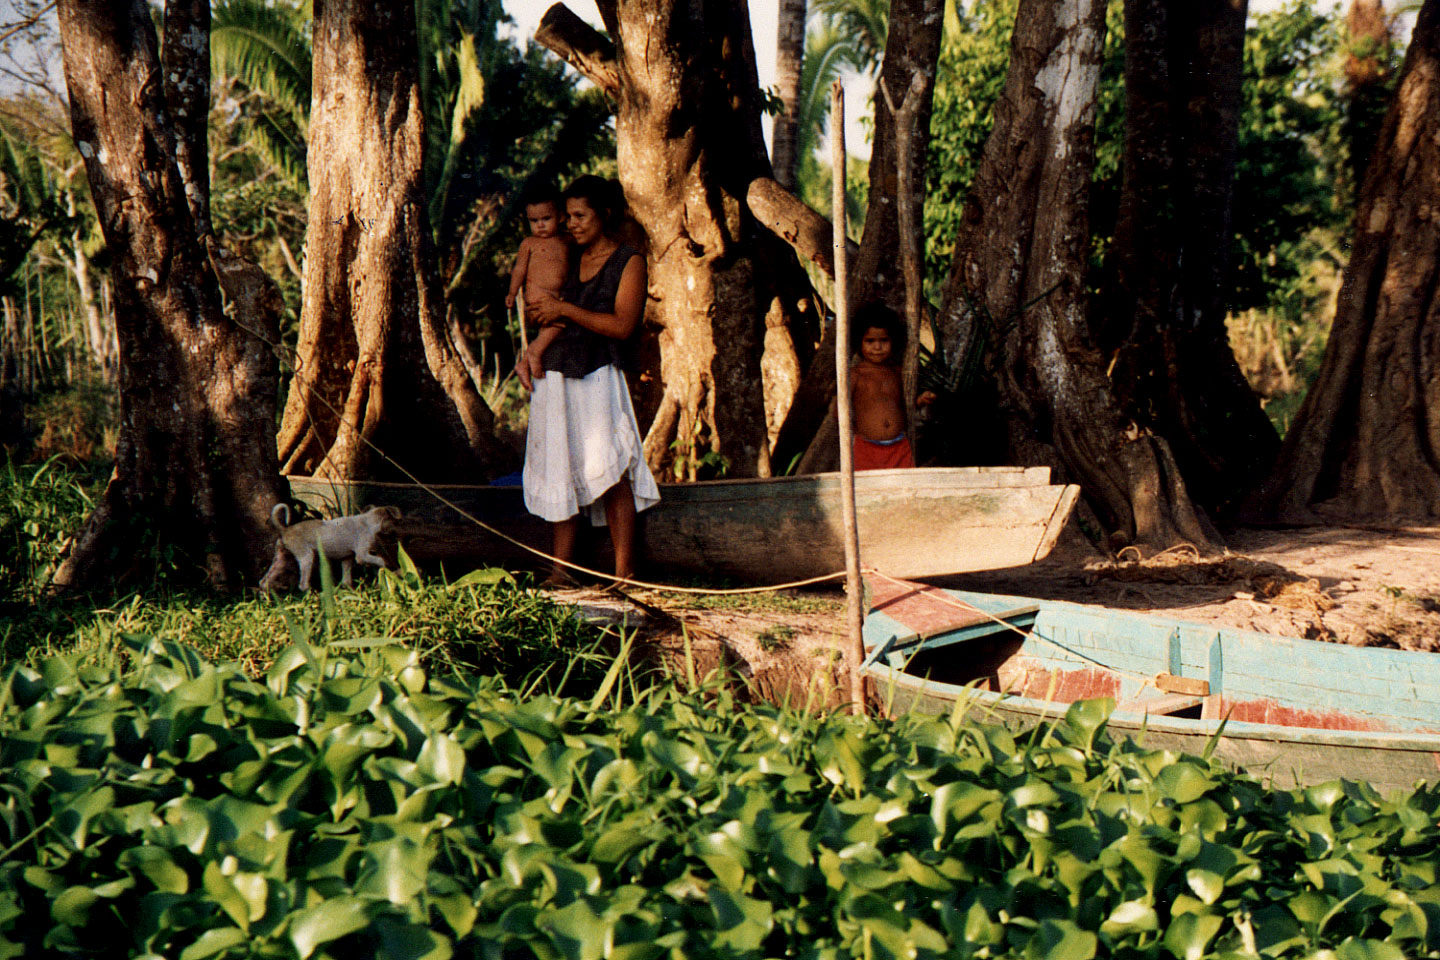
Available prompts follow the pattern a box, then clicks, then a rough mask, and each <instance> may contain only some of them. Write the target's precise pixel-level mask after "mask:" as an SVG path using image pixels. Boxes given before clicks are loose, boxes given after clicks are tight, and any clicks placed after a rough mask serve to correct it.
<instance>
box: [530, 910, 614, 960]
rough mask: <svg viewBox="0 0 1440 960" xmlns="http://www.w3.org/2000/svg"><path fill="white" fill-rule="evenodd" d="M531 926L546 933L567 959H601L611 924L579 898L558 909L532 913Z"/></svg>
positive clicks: (608, 938)
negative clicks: (534, 916) (534, 914)
mask: <svg viewBox="0 0 1440 960" xmlns="http://www.w3.org/2000/svg"><path fill="white" fill-rule="evenodd" d="M535 926H536V927H538V928H539V929H541V930H543V931H545V932H546V933H547V934H549V935H550V940H551V942H552V943H553V944H554V945H555V946H556V947H558V948H559V950H560V952H561V953H562V954H563V955H564V956H565V957H566V958H568V960H601V958H602V957H604V956H605V948H606V945H607V943H608V942H609V940H610V934H611V927H612V924H611V923H610V922H609V921H607V920H606V919H605V918H604V917H602V916H601V915H599V914H597V913H596V912H595V911H594V910H593V909H592V908H591V906H590V904H589V903H587V902H586V901H585V900H584V899H579V900H576V901H574V902H573V903H570V904H569V905H567V906H565V907H562V908H560V909H559V910H546V911H543V912H542V913H541V914H540V915H539V916H538V917H536V919H535Z"/></svg>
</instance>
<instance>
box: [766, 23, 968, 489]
mask: <svg viewBox="0 0 1440 960" xmlns="http://www.w3.org/2000/svg"><path fill="white" fill-rule="evenodd" d="M944 10H945V4H944V2H943V0H892V3H891V5H890V29H889V32H888V33H887V34H886V36H885V57H884V62H883V65H882V66H881V68H880V83H881V84H882V85H884V87H885V88H886V89H888V90H890V91H891V93H892V94H893V95H894V96H895V97H909V96H911V95H913V96H914V97H915V100H914V101H913V103H914V111H915V112H914V124H915V125H914V127H913V130H914V131H915V134H914V141H915V142H914V145H913V149H914V160H913V163H912V166H911V182H912V183H917V184H923V183H924V182H925V143H926V140H927V138H928V136H929V131H930V107H931V104H932V102H933V98H934V93H935V71H936V65H937V64H938V62H939V60H940V38H941V35H942V34H943V33H944V26H945V24H944ZM916 78H918V82H917V81H916ZM899 106H900V101H898V100H897V101H896V107H897V108H898V107H899ZM895 147H896V130H895V118H894V116H893V115H892V114H891V111H890V108H889V106H888V105H887V104H886V103H885V98H884V97H883V96H881V95H879V94H878V93H877V95H876V97H875V140H874V142H873V144H872V145H871V148H870V194H869V203H868V206H867V207H866V211H865V231H864V233H863V234H862V235H861V238H860V250H859V253H858V254H857V255H856V260H855V264H854V268H853V271H852V272H851V274H850V276H851V277H852V282H851V288H850V303H851V305H852V306H855V307H858V306H860V305H861V304H865V303H868V302H870V301H872V300H880V301H883V302H884V303H885V304H887V305H888V306H890V307H891V308H893V309H894V310H895V311H896V312H897V313H900V314H901V315H902V316H903V315H904V314H905V310H906V304H905V282H904V276H903V272H902V268H901V264H902V262H903V257H902V256H901V236H900V209H899V204H898V194H899V190H900V177H899V168H898V167H897V165H896V150H895ZM924 204H925V199H924V193H923V191H921V190H916V191H915V197H914V204H913V206H914V210H913V216H914V221H913V222H915V223H917V224H919V223H924ZM834 352H835V339H834V329H833V328H827V329H826V331H825V337H824V339H823V340H822V341H821V343H820V347H819V349H818V350H817V352H816V355H815V356H816V359H815V360H814V361H813V362H812V363H811V364H810V367H809V369H807V370H806V372H805V379H804V381H803V382H802V383H801V385H800V391H799V393H798V394H796V397H795V405H794V406H793V407H792V411H793V412H792V415H791V417H790V418H789V420H787V421H786V423H785V425H784V426H783V427H782V428H781V430H780V435H779V437H778V439H777V440H776V444H775V456H776V459H777V461H778V462H780V463H786V462H788V461H789V460H790V459H791V458H793V457H794V456H796V455H797V454H800V453H805V458H804V460H803V461H802V462H803V463H804V464H805V465H806V466H807V467H811V468H814V469H824V470H834V469H837V468H838V466H839V451H838V450H837V449H835V448H834V446H833V441H832V439H831V438H832V437H835V436H838V434H837V433H835V432H834V431H833V430H830V429H829V428H828V427H825V425H824V421H825V418H826V413H827V411H829V410H830V409H831V401H832V400H834V398H835V376H834V371H833V370H831V369H830V365H829V363H828V362H827V361H826V358H827V357H829V356H832V355H833V354H834ZM912 399H913V398H912ZM812 443H818V444H820V445H821V446H820V447H819V448H817V449H816V450H813V451H808V452H807V449H808V448H809V447H810V446H811V445H812Z"/></svg>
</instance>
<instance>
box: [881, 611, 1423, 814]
mask: <svg viewBox="0 0 1440 960" xmlns="http://www.w3.org/2000/svg"><path fill="white" fill-rule="evenodd" d="M945 593H946V594H948V595H949V596H951V597H953V598H954V599H956V600H959V601H962V602H964V603H969V604H973V605H975V606H977V607H981V608H982V609H988V610H998V609H1005V608H1014V607H1016V606H1019V605H1022V604H1025V603H1037V602H1038V603H1039V606H1040V612H1039V614H1038V616H1037V617H1036V619H1035V623H1034V627H1033V630H1032V631H1031V633H1030V635H1028V636H1027V637H1026V638H1025V639H1024V640H1023V642H1019V643H1017V644H1016V645H1015V646H1014V648H1013V657H1014V659H1013V662H1015V663H1023V664H1025V666H1026V669H1028V670H1032V671H1034V673H1036V674H1039V675H1040V678H1041V679H1040V680H1039V681H1038V682H1037V679H1036V677H1035V676H1032V675H1031V674H1026V676H1027V677H1028V678H1029V679H1030V680H1031V684H1030V686H1029V688H1028V689H1029V690H1030V691H1031V692H1034V691H1036V690H1044V688H1045V684H1044V682H1043V679H1044V678H1046V677H1048V678H1050V679H1049V684H1050V688H1049V690H1048V691H1047V692H1046V695H1047V696H1053V694H1054V692H1055V691H1056V690H1057V689H1062V690H1063V689H1066V688H1067V683H1066V680H1067V678H1073V679H1076V680H1077V683H1075V684H1070V685H1068V686H1069V688H1071V689H1074V688H1078V687H1079V686H1080V683H1079V682H1078V681H1079V680H1081V679H1084V680H1086V681H1087V682H1091V683H1092V685H1093V681H1094V680H1095V679H1096V678H1099V679H1102V680H1104V681H1105V682H1106V683H1108V684H1109V685H1110V687H1111V688H1112V695H1113V696H1114V697H1115V699H1116V700H1117V701H1119V702H1121V703H1125V702H1126V701H1137V700H1138V701H1143V700H1144V699H1145V698H1147V697H1149V698H1154V697H1156V696H1158V695H1159V691H1158V690H1156V688H1155V686H1154V678H1155V676H1156V675H1157V674H1161V673H1168V674H1172V675H1174V676H1178V677H1184V678H1189V679H1195V680H1204V681H1206V682H1208V683H1209V691H1210V697H1209V699H1208V700H1207V704H1209V705H1210V708H1209V710H1208V712H1207V713H1206V714H1205V716H1204V718H1190V717H1177V716H1163V715H1161V716H1147V715H1146V714H1145V713H1144V711H1143V709H1141V708H1138V707H1137V708H1136V709H1131V710H1126V709H1117V711H1116V712H1115V714H1114V715H1113V716H1112V717H1111V721H1110V728H1111V729H1112V731H1115V732H1117V733H1120V734H1123V735H1127V736H1136V737H1139V736H1141V735H1142V734H1143V736H1144V738H1145V739H1146V742H1147V743H1148V744H1151V745H1154V746H1160V747H1164V748H1167V749H1180V750H1187V751H1190V752H1198V751H1200V750H1203V749H1204V748H1205V746H1206V744H1207V743H1208V742H1209V741H1210V739H1211V738H1212V737H1214V736H1215V734H1216V732H1217V731H1218V730H1219V729H1220V719H1219V718H1220V716H1221V715H1222V712H1223V711H1230V719H1229V720H1228V721H1227V722H1226V724H1225V727H1224V737H1223V738H1222V740H1221V742H1220V743H1219V745H1218V746H1217V748H1216V754H1217V756H1219V757H1220V758H1222V759H1223V760H1225V761H1226V762H1229V763H1231V764H1232V765H1234V766H1237V767H1242V768H1244V769H1247V770H1251V771H1252V772H1257V773H1262V774H1263V775H1269V776H1271V777H1272V778H1274V779H1275V780H1276V782H1277V783H1280V784H1282V785H1287V784H1296V783H1315V782H1322V781H1324V780H1328V779H1334V778H1336V777H1342V776H1343V777H1349V778H1350V779H1363V780H1368V781H1370V782H1372V783H1374V784H1375V785H1376V786H1377V787H1380V788H1383V789H1400V788H1407V789H1408V788H1410V787H1412V786H1413V785H1414V784H1415V782H1416V781H1417V780H1426V781H1435V780H1436V779H1437V778H1440V659H1437V658H1436V657H1435V656H1434V655H1433V654H1429V653H1419V652H1412V651H1400V650H1381V649H1373V648H1357V647H1348V646H1343V645H1338V644H1327V643H1320V642H1317V641H1312V640H1302V639H1299V638H1294V637H1281V636H1275V635H1271V634H1262V633H1257V632H1254V631H1249V630H1239V629H1230V628H1223V627H1215V626H1206V625H1202V624H1194V623H1186V622H1183V621H1178V620H1171V619H1166V618H1159V617H1150V616H1143V615H1138V614H1129V613H1122V612H1117V611H1112V610H1104V609H1098V608H1094V607H1087V606H1084V605H1083V604H1073V603H1065V602H1061V601H1035V600H1033V599H1032V598H1027V597H1019V596H1009V595H999V594H977V593H970V592H967V591H945ZM913 634H914V631H913V630H912V629H910V628H909V627H908V626H907V625H906V624H904V623H903V622H899V621H898V620H896V619H894V618H891V617H888V616H886V615H884V614H881V613H872V614H871V615H870V616H869V617H867V619H866V623H865V642H866V644H867V646H868V647H869V648H870V649H871V652H872V657H871V662H869V663H868V664H867V666H866V671H867V673H868V674H869V675H870V676H871V677H872V678H873V679H874V681H875V682H876V683H877V684H878V687H879V692H880V696H881V698H882V700H883V699H885V698H886V696H887V691H888V692H889V694H890V695H892V696H894V698H895V701H896V706H897V707H899V708H900V709H902V710H907V709H924V710H933V711H948V710H950V709H953V707H954V704H955V703H956V701H957V700H964V701H965V702H966V704H967V709H969V710H970V711H979V712H981V713H993V714H994V715H996V716H999V717H1000V718H1001V719H1003V720H1005V721H1006V722H1007V723H1010V724H1012V725H1024V724H1033V723H1035V722H1036V721H1039V720H1043V719H1046V718H1055V717H1058V716H1063V714H1064V711H1065V710H1066V709H1067V708H1068V706H1069V703H1068V702H1061V701H1062V700H1063V699H1064V698H1063V697H1056V698H1054V699H1053V700H1052V699H1041V698H1039V697H1036V696H1029V697H1027V696H1016V695H1013V694H1002V693H996V692H991V691H985V690H976V689H973V688H966V687H964V686H960V685H958V684H954V683H948V682H944V681H942V680H937V679H933V678H932V679H927V678H923V677H918V676H913V675H911V674H907V673H904V672H902V671H901V670H897V669H895V668H894V661H893V660H892V661H891V663H885V662H880V658H879V657H878V656H877V655H878V653H879V652H880V651H881V650H883V649H885V648H886V647H887V645H890V646H894V644H895V642H896V641H897V640H900V641H902V642H903V639H904V638H905V637H907V636H913ZM947 639H949V638H947V637H946V636H945V635H944V634H941V635H940V636H938V637H935V638H933V639H932V640H929V641H926V642H925V643H922V644H919V645H918V647H919V649H922V650H924V651H926V653H927V654H928V655H929V656H930V657H931V659H930V660H929V661H928V663H929V664H930V666H931V668H932V669H933V668H934V666H935V665H936V664H949V663H952V662H953V663H957V664H962V665H963V664H964V663H965V661H963V660H959V659H952V658H963V657H964V656H965V655H966V654H965V651H966V649H967V648H966V645H965V643H963V642H962V643H957V644H956V645H954V646H951V647H949V648H948V649H946V650H945V651H944V652H943V653H940V654H936V653H934V652H933V651H934V650H935V649H936V648H937V647H938V646H939V645H940V644H942V643H944V642H945V641H946V640H947ZM994 641H995V635H994V634H991V637H990V639H989V640H988V641H986V642H988V643H994ZM970 649H973V650H976V651H977V656H978V655H979V654H978V651H979V650H980V649H981V648H980V647H973V646H972V647H971V648H970ZM1009 654H1010V651H1008V650H1007V651H1006V655H1009ZM989 655H990V656H992V657H993V656H995V654H993V652H992V653H991V654H989ZM1266 717H1269V718H1272V719H1281V720H1282V721H1284V722H1253V721H1254V720H1256V719H1263V718H1266ZM1286 718H1289V719H1286ZM1302 724H1303V725H1302Z"/></svg>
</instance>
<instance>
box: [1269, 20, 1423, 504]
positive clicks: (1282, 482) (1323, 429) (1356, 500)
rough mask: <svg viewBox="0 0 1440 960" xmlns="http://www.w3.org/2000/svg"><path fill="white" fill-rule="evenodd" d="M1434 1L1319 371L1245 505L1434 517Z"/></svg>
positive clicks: (1358, 230)
mask: <svg viewBox="0 0 1440 960" xmlns="http://www.w3.org/2000/svg"><path fill="white" fill-rule="evenodd" d="M1436 210H1440V0H1426V2H1425V5H1424V6H1423V7H1422V8H1421V10H1420V14H1419V17H1418V19H1417V20H1416V23H1415V30H1414V32H1413V34H1412V35H1411V40H1410V50H1409V52H1408V53H1407V54H1406V57H1405V64H1404V67H1403V68H1402V70H1401V74H1400V79H1399V86H1398V88H1397V90H1396V93H1395V97H1394V99H1393V100H1392V102H1391V104H1390V109H1389V112H1388V113H1387V114H1386V116H1385V122H1384V124H1383V126H1382V127H1381V130H1380V135H1379V138H1378V139H1377V141H1376V144H1375V149H1374V153H1373V156H1372V159H1371V162H1370V166H1369V168H1368V172H1367V174H1366V177H1365V182H1364V185H1363V187H1362V189H1361V193H1360V203H1359V206H1358V208H1357V210H1356V213H1355V227H1354V238H1353V243H1352V245H1351V253H1350V262H1349V264H1348V265H1347V266H1346V268H1345V274H1344V278H1343V280H1342V282H1341V287H1340V297H1339V300H1338V302H1337V305H1336V311H1335V322H1334V325H1333V326H1332V327H1331V330H1330V339H1329V343H1328V345H1327V347H1326V351H1325V359H1324V360H1323V361H1322V363H1321V366H1320V374H1319V377H1318V378H1317V379H1316V381H1315V385H1314V386H1313V387H1312V388H1311V389H1310V392H1309V394H1308V395H1307V396H1306V397H1305V403H1304V405H1303V406H1302V407H1301V408H1300V412H1299V413H1298V414H1297V415H1296V418H1295V422H1294V425H1293V426H1291V428H1290V432H1289V433H1288V434H1286V436H1285V443H1284V445H1283V446H1282V448H1281V452H1280V460H1279V464H1278V465H1277V467H1276V469H1275V472H1274V474H1273V475H1272V476H1271V478H1270V480H1269V482H1268V483H1267V484H1266V485H1265V487H1264V488H1262V489H1261V490H1260V491H1259V493H1258V494H1257V495H1256V496H1255V497H1254V498H1253V500H1252V501H1251V504H1250V506H1251V508H1252V510H1253V511H1254V512H1256V513H1258V514H1262V515H1269V516H1273V517H1278V518H1280V519H1282V520H1291V521H1314V520H1316V519H1342V518H1362V517H1372V518H1393V519H1406V518H1417V519H1422V520H1426V521H1433V520H1434V519H1435V518H1437V517H1440V233H1437V232H1436V229H1435V212H1436Z"/></svg>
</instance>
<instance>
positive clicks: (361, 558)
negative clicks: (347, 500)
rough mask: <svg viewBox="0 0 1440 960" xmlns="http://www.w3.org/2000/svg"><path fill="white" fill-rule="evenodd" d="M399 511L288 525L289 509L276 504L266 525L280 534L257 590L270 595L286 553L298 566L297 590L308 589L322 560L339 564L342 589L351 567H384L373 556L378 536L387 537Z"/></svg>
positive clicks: (379, 558)
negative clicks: (362, 565)
mask: <svg viewBox="0 0 1440 960" xmlns="http://www.w3.org/2000/svg"><path fill="white" fill-rule="evenodd" d="M400 516H401V514H400V508H399V507H370V508H369V509H368V510H366V511H364V512H363V513H357V514H355V515H354V516H349V517H336V518H335V519H333V520H301V521H300V522H299V523H296V524H293V525H292V524H291V523H290V508H289V507H288V506H287V505H285V504H283V503H277V504H275V506H274V507H272V508H271V509H270V522H271V523H272V524H273V525H274V527H275V529H276V530H278V531H279V532H280V538H279V539H278V540H276V541H275V559H274V560H272V561H271V563H270V569H269V570H267V571H265V576H264V577H263V578H261V580H260V589H262V590H265V591H267V592H268V591H272V590H273V589H274V587H275V584H276V583H277V582H278V581H279V579H280V577H281V576H282V575H283V574H284V572H285V555H286V554H287V553H288V554H290V555H291V556H293V557H294V558H295V562H296V563H298V564H299V565H300V589H301V590H305V591H308V590H309V589H310V577H311V574H313V573H314V571H315V560H316V558H317V556H318V557H324V558H325V559H329V560H339V561H340V565H341V568H342V570H343V571H344V574H343V576H342V577H341V579H340V583H341V585H342V586H346V587H348V586H350V585H351V579H350V574H351V571H352V569H353V568H354V566H355V564H357V563H368V564H370V565H371V566H375V567H388V566H389V564H387V563H386V562H385V558H384V557H382V556H380V555H379V554H378V553H376V552H375V548H376V546H377V545H378V544H377V541H378V539H379V537H380V535H381V534H384V533H389V532H390V531H391V529H393V527H394V524H395V522H396V521H398V520H399V519H400Z"/></svg>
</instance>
